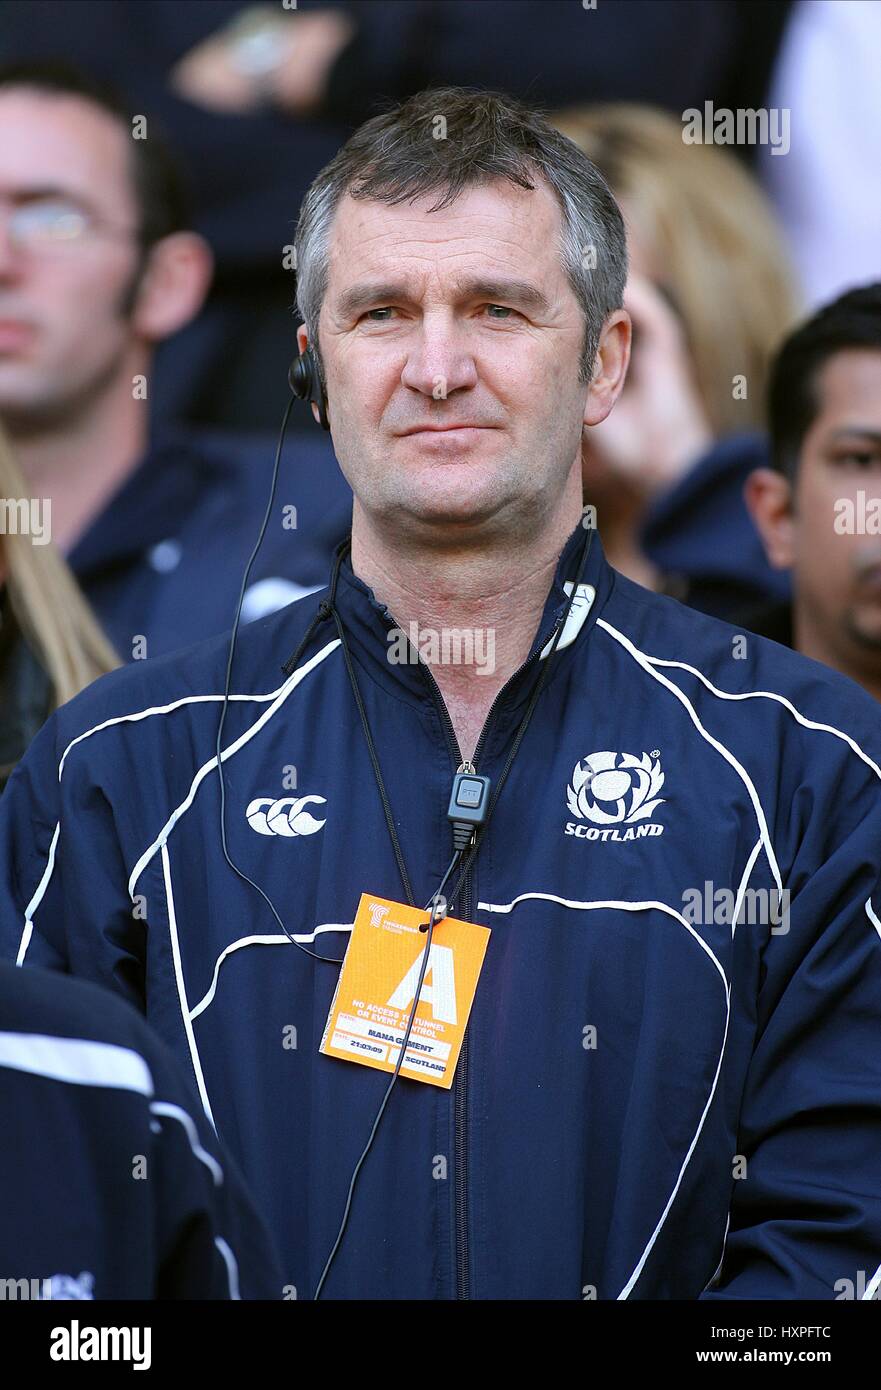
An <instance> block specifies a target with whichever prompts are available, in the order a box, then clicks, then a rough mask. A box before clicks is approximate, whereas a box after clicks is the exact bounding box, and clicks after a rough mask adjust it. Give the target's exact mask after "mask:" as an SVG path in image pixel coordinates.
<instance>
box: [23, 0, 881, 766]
mask: <svg viewBox="0 0 881 1390" xmlns="http://www.w3.org/2000/svg"><path fill="white" fill-rule="evenodd" d="M879 63H881V5H878V4H877V3H875V0H596V3H594V4H590V3H585V4H582V3H581V2H580V0H534V2H533V0H358V3H314V4H313V3H308V0H300V3H298V4H297V5H296V6H289V5H287V4H284V3H282V0H274V3H268V4H260V5H246V4H241V3H238V0H186V3H183V4H182V3H180V0H76V3H70V0H5V3H4V4H3V6H2V8H0V423H2V436H0V499H2V500H3V501H4V506H5V513H4V520H5V525H4V528H3V533H2V534H0V585H2V595H0V780H2V779H5V777H7V776H8V775H9V773H10V771H11V769H12V767H13V766H14V764H15V762H16V761H17V760H18V759H19V758H20V756H21V754H22V752H23V751H24V749H25V747H26V746H27V743H28V741H29V740H30V738H31V737H33V734H34V733H35V732H36V730H37V729H38V728H39V727H40V724H41V723H42V722H43V721H44V720H45V718H46V716H47V714H48V712H49V711H50V710H51V709H52V708H53V707H54V706H55V705H57V704H58V703H60V702H62V701H63V700H65V699H67V698H69V697H70V696H71V695H72V694H74V693H75V692H76V691H77V690H78V689H80V688H82V686H83V685H85V684H87V683H88V682H89V681H90V680H92V679H94V678H95V677H96V676H97V675H99V674H100V673H101V672H103V671H105V670H108V669H110V668H111V667H112V666H113V665H115V664H118V663H119V662H126V661H132V660H138V659H144V658H150V657H154V656H160V655H163V654H164V653H166V652H168V651H172V650H176V649H178V648H182V647H184V646H186V645H187V644H188V643H191V642H194V641H196V640H198V639H199V638H201V637H204V636H207V635H209V634H212V633H215V632H219V631H223V630H225V629H227V628H229V627H230V626H231V624H232V620H233V616H234V613H235V605H236V601H237V598H238V593H239V586H240V583H241V576H242V571H243V569H244V566H245V564H246V562H247V559H248V556H249V554H250V552H251V549H252V546H253V544H254V541H255V539H256V536H257V532H258V530H259V527H260V522H261V518H262V515H263V510H264V507H265V505H266V500H267V497H268V489H269V484H270V479H271V474H272V465H273V456H274V450H275V436H276V432H277V429H278V424H279V422H280V418H281V414H282V412H283V410H284V407H285V404H286V402H287V399H288V388H287V370H288V366H289V364H290V361H291V359H292V357H293V356H294V355H295V327H296V317H295V312H294V299H295V276H296V270H295V267H294V265H293V261H292V255H291V252H292V243H293V236H294V228H295V225H296V216H297V210H298V208H299V205H300V202H301V199H302V197H303V195H304V193H305V191H306V189H307V188H308V186H309V184H310V183H311V181H312V179H313V178H314V176H315V175H316V173H317V172H318V171H319V169H321V168H322V167H323V165H324V164H326V163H327V162H328V161H329V160H330V159H331V158H332V156H333V155H334V153H335V152H336V151H337V149H338V148H339V146H340V144H341V143H342V142H343V141H344V140H345V139H346V137H347V135H348V134H349V133H350V132H351V131H352V130H353V129H354V128H355V127H356V126H358V125H359V124H361V123H362V122H363V121H364V120H366V119H367V118H368V117H369V116H370V115H372V114H374V113H375V112H377V111H378V110H380V109H381V108H382V106H383V105H385V104H388V102H390V101H395V100H400V99H403V98H406V97H407V96H408V95H410V94H412V93H414V92H417V91H420V90H422V89H424V88H426V87H430V86H441V85H447V84H453V85H465V86H469V87H475V88H486V89H495V90H503V91H505V92H507V93H509V94H511V95H513V96H516V97H519V98H520V99H522V100H525V101H527V102H530V103H533V104H535V105H536V106H538V107H540V108H541V109H542V110H544V111H546V112H547V113H549V115H550V118H551V119H552V121H553V122H554V124H556V125H557V126H559V128H560V129H561V130H563V131H564V132H565V133H566V134H567V135H568V136H569V137H570V138H571V139H572V140H574V141H575V142H576V143H577V144H578V145H579V146H580V147H581V148H582V149H583V150H584V151H585V152H586V153H587V154H588V155H589V156H590V158H591V159H592V160H593V161H594V162H595V163H596V165H597V166H598V167H599V169H600V171H601V172H602V173H603V175H604V176H605V178H606V179H607V181H608V182H609V184H610V186H611V188H612V190H613V192H614V193H615V195H616V197H617V198H618V200H619V203H620V205H621V207H622V211H623V212H624V215H625V220H626V223H627V227H628V236H629V240H630V254H631V274H630V280H629V283H628V289H627V301H626V307H627V308H628V309H629V311H630V313H631V315H632V317H633V321H634V329H635V335H634V352H633V359H632V364H631V369H630V375H629V378H628V383H627V386H626V387H625V391H624V394H623V395H622V398H621V400H620V402H619V403H618V405H617V407H616V408H615V410H614V411H613V413H612V415H611V416H610V417H609V419H608V420H607V421H606V422H604V424H603V425H601V426H598V427H596V428H594V429H593V430H592V431H591V432H590V436H589V438H588V439H587V440H586V443H585V448H584V486H585V500H586V501H588V502H590V503H593V504H594V505H596V507H597V514H598V523H599V532H600V536H601V539H602V543H603V546H604V548H605V551H606V554H607V556H608V558H609V560H610V561H611V563H612V564H613V565H615V566H616V567H617V568H618V569H620V570H622V571H623V572H625V573H626V574H628V575H630V576H631V577H632V578H634V579H637V580H638V581H639V582H641V583H643V584H646V585H648V586H649V587H651V588H654V589H658V590H663V591H665V592H667V593H670V594H672V595H673V596H674V597H677V598H679V599H681V600H683V601H684V602H686V603H689V604H692V605H694V606H695V607H696V608H700V609H702V610H703V611H706V612H709V613H713V614H715V615H717V616H719V617H722V618H725V619H727V620H729V621H731V622H732V623H734V624H735V625H736V627H737V628H738V630H743V631H752V632H758V633H762V634H764V635H768V636H772V637H773V638H775V639H776V640H778V641H783V642H786V643H788V644H790V645H793V646H796V647H798V648H799V649H800V650H802V651H804V652H805V653H806V654H808V655H810V656H813V657H814V658H816V659H818V660H821V661H825V662H826V663H827V664H829V665H833V666H837V667H838V668H839V669H840V670H842V671H844V672H845V673H846V674H848V675H850V676H852V677H853V678H854V679H856V680H858V681H860V682H861V683H862V684H863V685H865V686H866V688H867V689H869V690H870V691H871V692H872V693H873V694H875V695H876V696H881V536H879V535H877V534H876V533H875V532H873V530H872V514H871V507H869V506H868V504H869V503H870V502H871V493H872V485H873V482H875V483H877V481H878V479H879V473H881V287H879V284H878V282H879V281H881V225H879V224H881V172H879V168H878V160H877V148H876V143H877V134H876V133H877V131H878V129H879V124H881V122H879V117H881V110H879V108H881V96H879V95H878V92H879V90H881V89H879V83H878V81H877V74H878V70H879ZM708 104H709V105H708ZM695 112H697V113H700V117H701V119H702V121H703V130H704V139H703V140H701V141H700V142H699V143H698V142H695V141H694V140H693V139H689V138H687V131H688V130H689V129H693V126H694V121H693V116H694V113H695ZM726 112H727V113H729V115H731V116H732V121H731V128H732V129H733V130H734V131H735V138H734V139H733V140H732V141H731V142H730V143H729V142H728V141H727V139H725V138H724V131H725V128H726V127H725V124H724V121H723V124H722V126H717V125H716V124H715V122H716V120H717V119H718V116H719V113H722V115H723V116H724V113H726ZM743 112H748V113H753V114H755V113H756V112H760V113H763V114H764V115H766V116H768V117H769V118H768V120H767V122H766V124H765V127H764V129H765V130H766V135H767V138H764V139H762V138H751V137H750V136H749V134H748V133H747V134H746V135H745V136H744V135H743V131H741V136H742V138H739V139H738V138H736V133H737V130H738V121H737V115H738V113H743ZM689 113H692V115H691V116H689ZM769 113H770V114H769ZM775 113H776V119H775ZM783 115H785V120H784V119H782V117H783ZM750 129H751V130H752V131H753V132H754V134H755V132H756V131H759V132H761V130H762V129H763V127H762V125H761V122H759V123H758V124H756V123H753V125H752V126H749V124H747V127H746V130H747V132H748V131H749V130H750ZM713 131H715V132H716V136H715V138H711V133H712V132H713ZM290 428H291V431H292V434H291V438H290V440H289V444H288V448H287V451H286V454H285V460H284V463H283V465H282V472H281V477H280V483H279V490H278V495H277V499H276V507H275V511H274V512H273V515H272V517H271V519H270V524H269V526H268V527H267V532H266V538H265V541H264V545H263V547H262V548H261V552H260V555H259V556H258V559H257V561H256V563H255V565H254V568H253V571H252V574H251V576H250V581H249V585H248V589H247V592H246V595H245V601H244V608H243V621H250V620H252V619H253V618H255V617H257V616H259V615H261V614H263V613H266V612H269V611H272V609H274V608H277V607H279V606H281V605H282V604H284V603H287V602H290V601H291V600H293V599H296V598H298V597H301V596H302V595H304V594H308V593H310V592H313V591H314V590H316V589H317V588H319V587H321V586H322V585H323V584H324V583H325V582H326V578H327V571H328V565H329V559H330V555H331V551H332V547H333V545H334V544H335V543H336V542H337V541H338V540H339V539H340V538H341V537H342V536H343V535H344V534H345V532H346V530H347V529H348V526H347V523H348V515H349V509H350V497H349V494H348V490H347V487H346V484H345V482H344V480H343V479H342V477H341V475H340V473H339V469H338V468H337V466H336V464H335V461H334V458H333V449H332V443H331V441H330V438H329V436H328V435H326V434H323V433H322V432H321V431H320V430H318V429H317V427H316V426H315V424H314V422H313V420H312V416H311V412H310V411H309V409H308V408H307V407H306V406H305V405H301V404H298V405H297V406H296V407H295V409H294V411H293V414H292V417H291V427H290ZM861 494H862V503H861V502H860V495H861ZM848 501H849V502H850V503H851V511H850V512H848V510H847V507H846V506H842V503H846V502H848ZM13 504H14V505H13ZM48 504H51V505H48ZM860 506H862V511H860ZM13 518H15V520H13ZM848 519H849V520H850V523H851V524H848ZM860 520H862V524H859V523H860ZM878 529H879V530H881V523H879V526H878Z"/></svg>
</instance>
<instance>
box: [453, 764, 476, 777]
mask: <svg viewBox="0 0 881 1390" xmlns="http://www.w3.org/2000/svg"><path fill="white" fill-rule="evenodd" d="M463 772H467V773H469V774H470V775H471V776H472V777H473V775H474V764H473V763H460V764H459V766H458V767H457V768H456V776H457V777H458V776H460V774H461V773H463Z"/></svg>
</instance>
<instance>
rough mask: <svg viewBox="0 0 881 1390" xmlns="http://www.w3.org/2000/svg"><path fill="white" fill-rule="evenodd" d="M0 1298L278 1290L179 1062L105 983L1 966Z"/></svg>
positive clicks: (244, 1201) (252, 1219) (244, 1294)
mask: <svg viewBox="0 0 881 1390" xmlns="http://www.w3.org/2000/svg"><path fill="white" fill-rule="evenodd" d="M0 1125H2V1131H3V1141H2V1143H0V1187H2V1192H3V1219H2V1221H0V1281H2V1284H3V1289H4V1292H3V1295H2V1296H3V1298H5V1299H7V1300H9V1299H15V1300H17V1301H23V1300H25V1299H31V1298H38V1299H52V1300H55V1299H65V1300H70V1299H88V1300H91V1299H108V1298H111V1299H118V1298H124V1299H130V1298H135V1299H155V1298H178V1299H180V1298H186V1299H189V1298H200V1299H202V1298H212V1299H239V1298H279V1299H280V1298H281V1297H282V1285H281V1280H280V1278H279V1276H278V1269H277V1264H276V1258H275V1255H274V1253H273V1251H272V1248H271V1245H270V1241H269V1237H268V1235H267V1233H266V1231H265V1230H264V1229H263V1226H262V1224H261V1222H260V1221H259V1219H258V1217H257V1216H256V1214H255V1212H254V1208H253V1205H252V1203H251V1200H250V1198H249V1197H248V1195H247V1192H246V1190H245V1188H244V1186H243V1184H242V1180H241V1177H240V1176H239V1174H238V1173H237V1172H236V1169H235V1166H234V1165H233V1164H231V1163H230V1161H229V1158H228V1156H227V1155H226V1154H225V1153H223V1152H222V1150H221V1149H220V1148H219V1146H218V1144H217V1140H216V1137H215V1135H214V1134H213V1133H212V1130H211V1126H210V1125H209V1124H208V1122H207V1120H206V1118H205V1116H204V1115H203V1114H201V1112H200V1109H199V1105H198V1100H197V1099H196V1100H195V1102H194V1094H193V1091H192V1089H191V1087H190V1086H189V1085H188V1084H187V1081H186V1079H185V1078H184V1077H183V1076H182V1075H181V1072H180V1067H179V1064H178V1063H177V1062H176V1061H175V1059H174V1057H171V1056H169V1053H168V1050H167V1049H166V1048H165V1047H163V1045H162V1044H161V1043H160V1042H159V1040H158V1039H157V1038H156V1037H154V1035H153V1034H152V1033H151V1031H150V1029H149V1028H147V1027H146V1025H145V1024H144V1021H143V1019H141V1018H139V1017H138V1016H137V1014H136V1013H134V1011H133V1010H132V1009H131V1008H130V1007H129V1006H128V1005H126V1004H124V1003H123V1002H122V1000H120V999H117V998H114V997H113V996H112V995H111V994H109V993H108V992H107V990H103V989H96V988H95V986H94V985H91V984H87V983H84V982H82V981H79V980H68V979H64V978H62V977H60V976H58V975H55V974H50V973H49V972H48V971H46V970H27V971H25V972H22V971H17V970H16V969H15V967H14V966H13V965H11V964H10V963H9V962H8V961H3V962H0Z"/></svg>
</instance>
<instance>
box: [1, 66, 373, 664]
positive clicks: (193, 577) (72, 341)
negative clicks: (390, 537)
mask: <svg viewBox="0 0 881 1390" xmlns="http://www.w3.org/2000/svg"><path fill="white" fill-rule="evenodd" d="M138 119H139V118H134V117H132V116H131V115H130V114H129V113H128V112H127V111H126V109H125V108H124V106H122V105H121V104H120V103H119V101H118V99H117V97H116V96H115V94H114V93H113V92H112V91H110V90H108V89H105V88H104V87H102V86H101V85H100V84H96V83H94V82H93V81H92V80H91V79H85V78H82V77H81V76H80V75H78V74H77V73H75V72H74V71H72V70H69V69H67V68H62V67H59V66H58V65H50V66H36V67H22V66H19V67H15V68H7V69H4V70H2V71H0V418H2V419H3V421H4V422H5V425H6V428H7V431H8V433H9V435H10V438H11V440H12V443H13V446H14V449H15V454H16V458H17V460H18V463H19V465H20V467H21V470H22V472H23V474H24V476H25V478H26V480H27V490H28V492H29V493H30V494H31V495H33V496H34V497H36V498H42V499H49V500H51V516H52V535H51V538H52V540H53V541H54V542H55V543H56V544H57V545H58V547H59V548H60V550H61V551H62V552H63V553H64V554H65V555H66V556H67V557H68V559H69V563H70V566H71V568H72V570H73V572H74V574H75V576H76V577H77V579H78V581H79V583H80V585H81V587H82V589H83V591H84V593H85V595H86V597H87V598H88V599H89V601H90V602H91V604H92V606H93V607H94V609H95V611H96V613H97V615H98V617H99V619H100V621H101V623H102V625H103V627H104V629H105V631H106V633H107V635H108V636H109V638H110V639H111V641H112V642H113V644H114V646H115V647H116V649H117V650H118V652H119V653H120V655H121V656H122V657H123V659H125V660H131V659H133V658H142V657H149V656H158V655H162V654H163V653H164V652H167V651H170V650H173V649H174V648H176V647H180V646H184V645H186V644H187V643H189V642H194V641H196V640H198V639H199V638H201V637H204V636H207V635H210V634H211V633H215V632H222V631H225V630H226V629H227V628H229V627H231V626H232V621H233V617H234V613H235V604H236V600H237V598H238V594H239V587H240V584H241V576H242V571H243V569H244V567H245V563H246V561H247V558H248V556H249V555H250V553H251V550H252V547H253V545H254V541H255V539H256V536H257V533H258V530H259V528H260V523H261V521H262V518H263V514H264V510H265V508H266V502H267V497H268V492H269V483H270V479H271V473H272V461H273V452H274V449H273V444H274V441H273V440H272V439H271V438H267V439H263V440H233V439H231V438H224V437H220V438H214V437H210V436H206V435H204V434H200V433H198V432H195V431H192V430H188V431H187V430H180V429H175V428H173V427H171V426H165V427H164V428H162V429H156V430H153V431H151V429H150V417H149V404H148V402H149V396H150V386H151V380H152V376H151V373H152V363H153V355H154V351H155V348H156V346H157V344H158V343H159V342H161V341H162V340H163V339H165V338H167V337H168V336H169V335H171V334H174V333H175V332H177V331H178V330H179V329H180V328H181V327H182V326H183V325H184V324H186V323H187V322H189V321H190V320H191V319H192V318H193V316H194V315H195V314H196V313H197V312H198V310H199V308H200V306H201V304H202V302H203V299H204V296H205V293H206V291H207V288H208V284H209V281H210V278H211V253H210V251H209V248H208V245H207V243H206V242H205V240H204V239H203V238H202V237H201V236H199V235H197V234H196V233H194V232H192V231H190V230H188V229H187V224H186V210H185V206H184V202H183V195H182V192H181V188H180V183H179V180H178V178H177V175H176V171H175V168H174V166H173V164H172V162H171V160H170V158H169V156H168V153H167V151H166V150H165V148H164V146H163V145H162V143H161V141H160V139H159V137H158V136H157V134H156V133H155V131H154V130H153V129H152V127H151V126H149V125H148V126H147V128H146V130H144V131H142V132H141V133H140V134H139V132H138V126H137V120H138ZM141 135H143V138H141ZM293 327H294V325H293V321H292V322H291V339H292V343H293ZM282 393H283V395H284V397H285V398H286V396H287V390H286V387H285V383H284V372H283V368H282V366H281V365H280V367H279V372H278V394H279V398H280V400H281V398H282ZM273 423H274V422H273ZM302 452H304V451H301V453H302ZM305 452H307V458H306V459H305V461H303V459H302V458H300V459H298V463H299V465H300V466H299V468H298V474H297V479H296V486H294V485H293V484H291V483H290V480H286V483H285V485H284V492H283V493H281V492H280V495H279V498H278V505H277V508H276V512H275V514H274V516H273V518H272V520H271V523H270V525H269V527H268V529H267V533H266V544H265V546H264V548H263V551H262V553H261V557H260V560H259V562H258V564H257V565H256V567H255V570H254V576H253V578H254V584H253V585H252V587H251V589H250V591H249V593H248V594H246V596H245V607H244V609H243V619H244V620H245V621H248V620H250V619H252V618H254V617H257V616H260V615H261V614H262V613H265V612H269V611H272V610H273V609H275V608H277V607H280V606H282V605H283V604H284V603H286V602H290V601H291V600H292V599H294V598H297V597H300V596H302V594H303V593H308V592H312V589H313V588H314V587H316V586H317V582H318V581H321V582H323V580H324V578H325V575H326V571H327V557H328V554H329V549H330V545H331V543H335V542H336V541H337V540H339V539H340V537H341V535H342V534H344V532H345V530H346V527H347V518H348V512H349V509H350V498H349V493H348V489H347V488H345V486H344V485H343V484H341V482H340V481H338V479H339V473H338V470H337V469H336V468H335V466H333V454H332V450H331V448H330V446H329V444H326V443H324V442H323V441H316V442H315V443H313V444H312V445H311V447H310V449H309V450H308V451H305ZM285 509H287V511H285ZM304 578H305V582H304Z"/></svg>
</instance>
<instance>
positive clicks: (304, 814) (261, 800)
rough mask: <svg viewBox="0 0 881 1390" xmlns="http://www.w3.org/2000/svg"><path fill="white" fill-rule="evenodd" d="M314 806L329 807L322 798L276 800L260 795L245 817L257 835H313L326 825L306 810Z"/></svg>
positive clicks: (304, 797)
mask: <svg viewBox="0 0 881 1390" xmlns="http://www.w3.org/2000/svg"><path fill="white" fill-rule="evenodd" d="M311 803H315V804H317V805H320V806H324V805H326V799H325V798H324V797H323V796H283V797H282V798H281V800H280V801H273V799H272V797H271V796H258V797H257V799H256V801H252V802H251V803H250V804H249V806H248V809H247V810H246V811H245V815H246V816H247V818H248V824H249V825H250V827H251V829H252V830H256V831H257V834H258V835H289V836H294V835H314V834H315V832H316V830H320V829H321V827H322V826H323V825H324V821H323V820H316V819H315V817H314V816H313V815H310V814H309V812H308V811H307V810H305V809H304V808H305V807H306V806H308V805H310V804H311Z"/></svg>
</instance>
